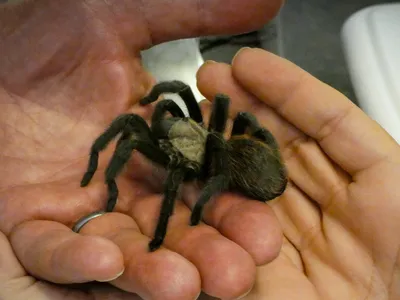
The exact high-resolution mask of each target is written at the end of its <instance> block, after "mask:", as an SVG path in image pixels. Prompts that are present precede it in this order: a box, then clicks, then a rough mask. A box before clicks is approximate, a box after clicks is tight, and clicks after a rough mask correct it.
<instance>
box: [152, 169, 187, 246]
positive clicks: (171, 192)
mask: <svg viewBox="0 0 400 300" xmlns="http://www.w3.org/2000/svg"><path fill="white" fill-rule="evenodd" d="M184 178H185V170H184V169H181V168H180V169H179V168H178V169H171V170H170V171H169V173H168V177H167V180H166V181H165V184H164V199H163V201H162V204H161V210H160V216H159V218H158V223H157V227H156V230H155V233H154V238H153V240H151V241H150V243H149V250H150V251H151V252H152V251H155V250H157V249H158V248H160V246H161V245H162V243H163V242H164V238H165V236H166V233H167V227H168V221H169V217H170V216H171V215H172V213H173V210H174V206H175V200H176V197H177V194H178V189H179V186H180V185H181V183H182V182H183V180H184Z"/></svg>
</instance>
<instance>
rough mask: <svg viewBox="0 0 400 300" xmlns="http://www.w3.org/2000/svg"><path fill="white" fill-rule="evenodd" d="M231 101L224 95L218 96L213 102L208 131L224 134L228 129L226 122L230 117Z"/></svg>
mask: <svg viewBox="0 0 400 300" xmlns="http://www.w3.org/2000/svg"><path fill="white" fill-rule="evenodd" d="M229 103H230V99H229V97H228V96H226V95H224V94H216V95H215V98H214V101H213V108H212V111H211V116H210V121H209V123H208V131H211V132H212V131H215V132H219V133H221V134H222V133H223V132H224V131H225V128H226V122H227V121H228V117H229Z"/></svg>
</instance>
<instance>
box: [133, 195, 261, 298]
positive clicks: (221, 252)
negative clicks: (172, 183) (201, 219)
mask: <svg viewBox="0 0 400 300" xmlns="http://www.w3.org/2000/svg"><path fill="white" fill-rule="evenodd" d="M161 200H162V196H160V195H155V196H153V197H147V198H144V199H141V200H139V201H135V203H134V205H133V207H132V216H133V218H134V219H135V220H136V221H137V223H138V225H139V227H140V229H141V231H142V232H143V233H144V234H145V235H147V236H150V237H153V235H154V230H155V228H156V225H157V220H158V216H159V213H160V211H159V210H160V207H161ZM190 213H191V211H190V210H189V209H188V207H187V206H186V205H185V204H184V203H182V202H181V201H179V200H178V201H177V202H176V204H175V208H174V213H173V215H172V216H171V217H170V219H169V223H168V228H167V235H166V238H165V240H164V244H163V247H165V248H167V249H171V250H172V251H175V252H177V253H179V254H180V255H182V256H183V257H185V258H186V259H187V260H188V261H191V262H192V263H193V264H194V265H195V266H196V268H197V269H198V271H199V273H200V276H201V286H202V290H203V291H204V292H205V293H207V294H209V295H212V296H214V297H218V298H222V299H235V298H237V297H239V296H241V295H243V294H244V293H246V292H247V291H248V290H249V289H250V288H251V287H252V285H253V282H254V276H255V264H254V262H253V260H252V258H251V256H250V255H249V254H248V253H247V252H246V251H245V250H244V249H243V248H242V247H240V246H239V245H237V244H236V243H234V242H232V241H230V240H229V239H227V238H226V237H224V236H222V235H221V234H220V233H219V232H218V231H217V230H216V229H214V228H212V227H210V226H208V225H205V224H204V223H200V224H199V225H198V226H189V220H190ZM161 249H163V248H160V249H159V250H161ZM159 250H157V251H156V253H157V252H158V251H159ZM210 266H212V267H210Z"/></svg>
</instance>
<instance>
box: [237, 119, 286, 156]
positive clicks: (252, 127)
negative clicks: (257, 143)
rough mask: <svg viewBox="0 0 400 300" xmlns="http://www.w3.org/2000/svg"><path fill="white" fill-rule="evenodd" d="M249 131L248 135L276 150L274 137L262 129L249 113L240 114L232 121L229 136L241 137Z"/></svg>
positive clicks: (276, 145) (276, 144)
mask: <svg viewBox="0 0 400 300" xmlns="http://www.w3.org/2000/svg"><path fill="white" fill-rule="evenodd" d="M247 129H249V131H250V132H249V135H250V136H252V137H254V138H256V139H259V140H261V141H263V142H265V143H266V144H268V145H270V146H272V148H273V149H278V143H277V142H276V139H275V137H274V136H273V135H272V133H271V132H269V131H268V130H267V129H265V128H262V127H261V126H260V125H259V123H258V122H257V119H256V117H255V116H254V115H253V114H251V113H249V112H240V113H238V114H237V115H236V117H235V119H234V121H233V127H232V132H231V136H235V135H243V134H245V133H246V131H247Z"/></svg>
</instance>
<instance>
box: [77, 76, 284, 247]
mask: <svg viewBox="0 0 400 300" xmlns="http://www.w3.org/2000/svg"><path fill="white" fill-rule="evenodd" d="M163 93H177V94H179V96H180V97H181V98H182V100H183V101H184V103H185V105H186V106H187V108H188V111H189V117H185V115H184V113H183V111H182V110H181V108H180V107H179V106H178V105H177V104H176V103H175V102H174V101H173V100H168V99H166V100H161V101H160V102H158V103H157V104H156V106H155V109H154V113H153V115H152V119H151V126H150V127H149V126H148V125H147V123H146V121H145V120H144V119H143V118H142V117H140V116H138V115H136V114H123V115H121V116H119V117H117V118H116V119H115V120H114V121H113V122H112V123H111V125H110V126H109V128H108V129H106V130H105V132H104V133H103V134H102V135H100V136H99V137H98V138H97V139H96V140H95V142H94V143H93V145H92V147H91V152H90V159H89V164H88V168H87V172H86V173H85V175H84V176H83V179H82V181H81V186H82V187H83V186H86V185H87V184H88V183H89V182H90V180H91V178H92V177H93V175H94V173H95V171H96V169H97V164H98V156H99V152H100V151H102V150H103V149H105V148H106V146H107V145H108V144H109V143H110V142H111V141H112V140H113V139H114V138H115V137H117V136H118V135H120V138H119V140H118V142H117V146H116V148H115V150H114V154H113V156H112V158H111V160H110V162H109V164H108V167H107V169H106V171H105V182H106V184H107V186H108V195H109V196H108V202H107V207H106V212H111V211H113V209H114V207H115V205H116V202H117V197H118V188H117V185H116V182H115V178H116V177H117V175H118V174H119V173H120V172H121V170H122V169H123V167H124V165H125V164H126V163H127V161H128V160H129V158H130V157H131V154H132V152H133V151H134V150H137V151H139V152H140V153H142V154H143V155H144V156H145V157H147V158H148V159H150V160H151V161H153V162H154V163H156V164H158V165H161V166H163V167H164V168H166V169H167V170H168V176H167V179H166V182H165V183H164V199H163V202H162V206H161V210H160V215H159V219H158V224H157V227H156V230H155V234H154V238H153V240H152V241H151V242H150V243H149V250H150V251H154V250H156V249H158V248H159V247H160V246H161V245H162V244H163V241H164V238H165V236H166V232H167V226H168V220H169V217H170V216H171V215H172V214H173V208H174V202H175V199H176V198H177V196H178V189H179V186H180V185H181V184H182V183H184V182H189V181H193V180H199V181H201V182H203V183H204V184H205V185H204V188H203V189H202V191H201V194H200V197H199V199H198V201H197V202H196V204H195V206H194V208H193V211H192V214H191V218H190V225H192V226H194V225H197V224H198V223H199V222H200V220H201V218H202V212H203V207H204V205H205V204H206V203H207V202H208V201H209V200H210V198H211V197H212V196H214V195H216V194H219V193H222V192H224V191H232V192H238V193H241V194H242V195H244V196H247V197H249V198H252V199H255V200H259V201H268V200H271V199H274V198H276V197H278V196H280V195H281V194H282V193H283V192H284V190H285V188H286V185H287V173H286V168H285V166H284V164H283V162H282V160H281V155H280V152H279V147H278V145H277V143H276V140H275V138H274V137H273V136H272V134H271V133H270V132H269V131H268V130H267V129H265V128H262V127H260V126H259V124H258V122H257V120H256V118H255V117H254V116H253V115H252V114H250V113H247V112H240V113H238V114H237V115H236V118H235V119H234V123H233V128H232V131H231V137H230V138H229V139H228V140H225V138H224V137H223V133H224V131H225V129H226V123H227V120H228V109H229V102H230V99H229V97H228V96H226V95H223V94H217V95H216V96H215V99H214V101H213V109H212V112H211V116H210V120H209V126H208V128H206V127H205V125H204V124H203V116H202V114H201V110H200V107H199V105H198V103H197V101H196V99H195V97H194V95H193V93H192V91H191V89H190V87H189V86H188V85H186V84H185V83H183V82H180V81H167V82H161V83H158V84H156V85H155V86H154V87H153V89H152V90H151V92H150V93H149V94H148V96H147V97H145V98H143V99H142V100H141V101H140V104H141V105H147V104H149V103H152V102H154V101H156V100H157V99H158V98H159V96H160V95H162V94H163ZM167 113H169V114H170V115H167Z"/></svg>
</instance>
